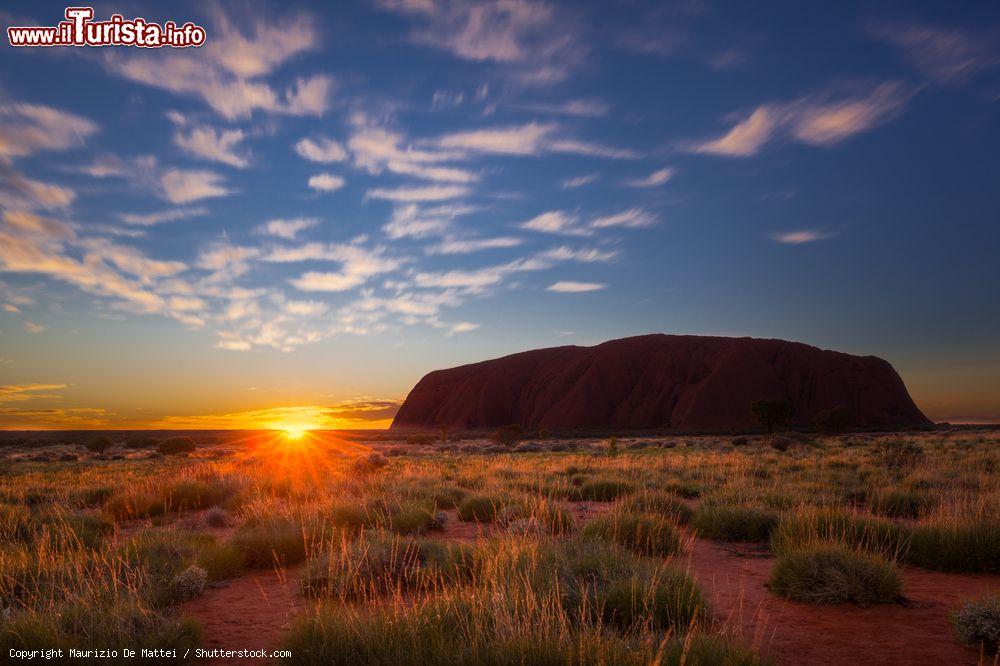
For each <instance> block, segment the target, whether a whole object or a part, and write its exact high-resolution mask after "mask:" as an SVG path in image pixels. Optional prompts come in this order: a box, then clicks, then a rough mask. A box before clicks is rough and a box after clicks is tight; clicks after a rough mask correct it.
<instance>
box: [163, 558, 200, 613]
mask: <svg viewBox="0 0 1000 666" xmlns="http://www.w3.org/2000/svg"><path fill="white" fill-rule="evenodd" d="M207 582H208V573H207V572H206V571H205V570H204V569H202V568H201V567H199V566H195V565H193V564H192V565H191V566H189V567H188V568H187V569H185V570H184V571H182V572H180V573H179V574H177V575H176V576H174V578H173V580H171V581H170V597H171V600H172V601H173V603H177V604H179V603H184V602H185V601H190V600H191V599H196V598H198V597H200V596H201V594H202V592H204V591H205V583H207Z"/></svg>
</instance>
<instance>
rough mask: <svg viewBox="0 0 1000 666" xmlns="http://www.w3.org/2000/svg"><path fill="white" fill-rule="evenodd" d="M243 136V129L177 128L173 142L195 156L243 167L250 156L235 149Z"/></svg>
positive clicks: (247, 162)
mask: <svg viewBox="0 0 1000 666" xmlns="http://www.w3.org/2000/svg"><path fill="white" fill-rule="evenodd" d="M244 138H245V136H244V134H243V130H238V129H237V130H216V129H215V128H213V127H204V126H202V127H192V128H190V129H188V130H185V129H184V128H178V130H177V133H176V134H174V143H175V144H177V146H179V147H180V148H182V149H184V150H185V151H187V152H188V153H190V154H192V155H194V156H195V157H200V158H201V159H203V160H209V161H212V162H222V163H223V164H228V165H229V166H232V167H237V168H240V169H242V168H244V167H246V166H248V165H249V164H250V158H249V156H248V155H246V154H245V153H240V152H238V151H237V149H238V148H239V147H240V144H241V143H243V139H244Z"/></svg>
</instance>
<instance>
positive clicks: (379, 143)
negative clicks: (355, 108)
mask: <svg viewBox="0 0 1000 666" xmlns="http://www.w3.org/2000/svg"><path fill="white" fill-rule="evenodd" d="M353 123H354V125H355V128H354V130H353V132H352V134H351V136H350V138H349V139H348V148H349V149H350V151H351V154H352V155H353V158H354V165H355V166H356V167H358V168H360V169H365V170H366V171H368V173H371V174H380V173H382V172H383V171H390V172H392V173H397V174H401V175H405V176H413V177H414V178H421V179H423V180H433V181H439V182H446V183H471V182H474V181H476V180H478V179H479V176H478V175H476V174H474V173H472V172H470V171H466V170H464V169H459V168H456V167H453V166H447V165H444V164H442V163H444V162H450V161H454V160H456V159H460V158H462V157H463V155H462V154H460V153H458V152H456V151H441V150H427V149H423V148H418V147H415V146H412V145H409V143H408V141H407V139H406V137H405V136H403V135H402V134H400V133H398V132H392V131H390V130H387V129H385V128H382V127H378V126H376V125H373V124H372V123H371V122H370V121H369V120H368V119H367V118H365V117H364V116H360V115H359V116H356V117H355V118H354V119H353Z"/></svg>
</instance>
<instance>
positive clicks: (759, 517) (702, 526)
mask: <svg viewBox="0 0 1000 666" xmlns="http://www.w3.org/2000/svg"><path fill="white" fill-rule="evenodd" d="M691 525H692V526H693V527H694V528H695V529H696V530H697V531H698V532H699V534H701V535H702V536H705V537H708V538H709V539H715V540H717V541H767V540H768V539H769V538H770V536H771V531H772V530H773V529H774V528H775V527H777V525H778V514H777V513H774V512H773V511H767V510H764V509H755V508H752V507H745V506H728V505H723V506H710V507H706V508H704V509H702V510H701V511H699V512H698V513H697V514H696V515H695V517H694V519H693V520H692V521H691Z"/></svg>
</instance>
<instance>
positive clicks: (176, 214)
mask: <svg viewBox="0 0 1000 666" xmlns="http://www.w3.org/2000/svg"><path fill="white" fill-rule="evenodd" d="M205 215H208V209H207V208H171V209H169V210H161V211H157V212H155V213H143V214H139V213H121V214H119V215H118V219H119V220H121V221H122V222H124V223H126V224H133V225H136V226H140V227H151V226H154V225H157V224H163V223H164V222H177V221H179V220H188V219H191V218H193V217H203V216H205Z"/></svg>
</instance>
